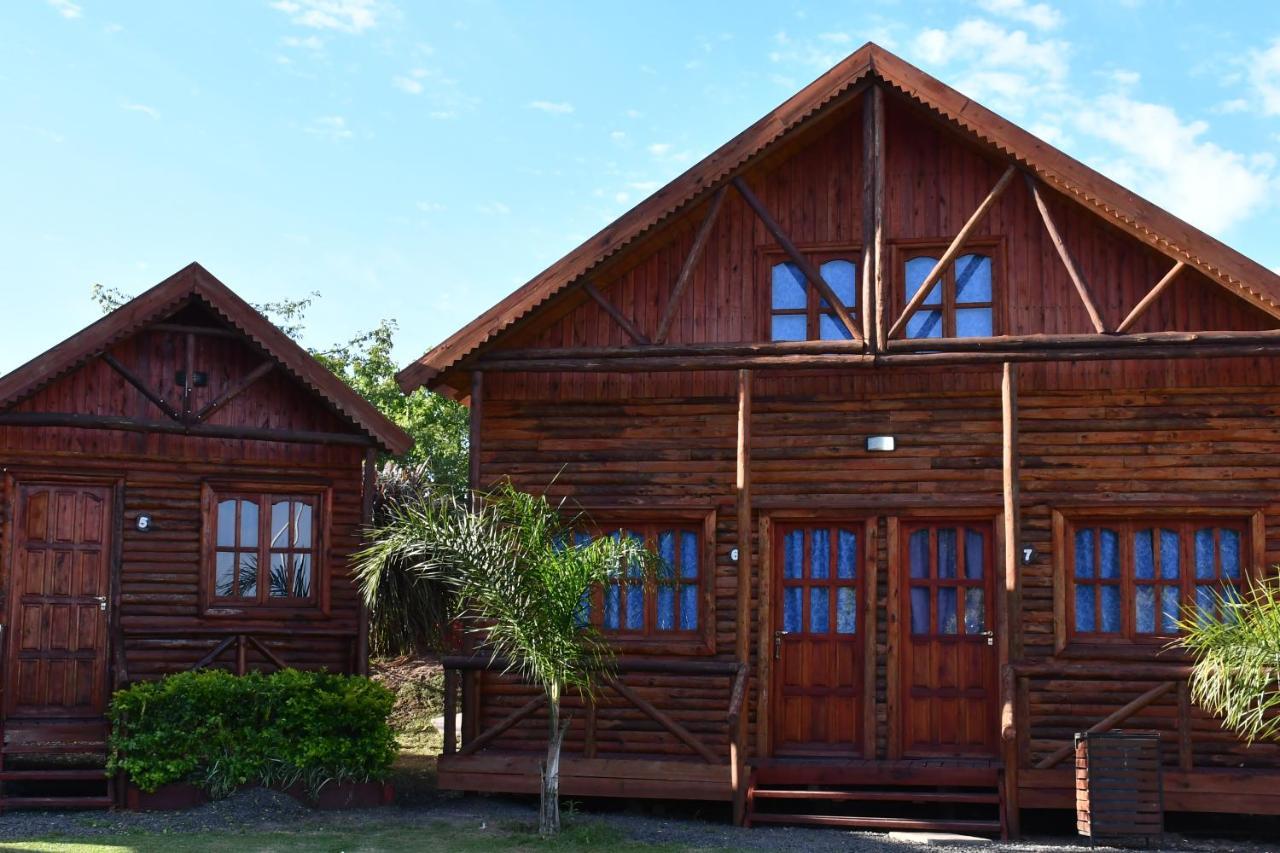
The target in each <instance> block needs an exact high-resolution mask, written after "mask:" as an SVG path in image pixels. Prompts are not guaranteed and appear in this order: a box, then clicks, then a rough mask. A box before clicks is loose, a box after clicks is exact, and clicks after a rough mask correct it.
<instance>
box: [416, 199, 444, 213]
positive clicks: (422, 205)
mask: <svg viewBox="0 0 1280 853" xmlns="http://www.w3.org/2000/svg"><path fill="white" fill-rule="evenodd" d="M415 207H417V208H418V210H420V211H422V212H423V213H440V212H441V211H443V210H444V209H445V206H444V205H443V204H441V203H440V202H438V201H420V202H418V203H417V204H416V205H415Z"/></svg>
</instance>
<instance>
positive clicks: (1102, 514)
mask: <svg viewBox="0 0 1280 853" xmlns="http://www.w3.org/2000/svg"><path fill="white" fill-rule="evenodd" d="M1265 524H1266V517H1265V512H1264V510H1263V509H1262V508H1261V507H1256V506H1251V507H1207V508H1193V507H1185V506H1163V507H1161V506H1145V507H1097V508H1079V509H1072V510H1069V511H1062V510H1057V509H1055V510H1054V511H1053V578H1054V584H1053V590H1054V651H1055V653H1057V654H1062V655H1063V656H1065V657H1073V656H1074V657H1102V658H1118V659H1126V658H1134V657H1142V658H1149V657H1150V656H1151V654H1152V653H1153V650H1160V653H1161V654H1162V655H1166V656H1169V657H1171V658H1184V657H1186V652H1185V651H1183V650H1179V649H1176V648H1166V646H1167V645H1168V643H1169V641H1170V640H1171V639H1173V638H1174V637H1176V636H1177V635H1176V634H1169V633H1163V632H1162V631H1161V630H1160V614H1161V609H1160V602H1159V597H1158V595H1157V598H1156V602H1155V608H1156V612H1155V618H1156V631H1155V632H1154V633H1151V634H1141V635H1137V634H1136V632H1135V629H1134V627H1133V625H1134V618H1135V616H1134V612H1133V608H1134V595H1135V593H1134V587H1135V586H1137V585H1139V584H1138V583H1137V582H1136V581H1135V578H1134V576H1133V571H1132V570H1133V566H1132V561H1131V559H1130V555H1131V554H1132V550H1133V543H1132V542H1131V541H1130V540H1131V539H1132V534H1133V531H1134V530H1135V529H1137V528H1138V527H1140V526H1150V527H1152V528H1155V529H1159V528H1162V527H1166V528H1174V529H1179V546H1180V548H1179V550H1180V553H1181V554H1182V559H1181V560H1180V571H1179V577H1178V580H1177V586H1178V588H1179V589H1180V597H1179V601H1180V607H1185V605H1186V604H1187V603H1190V602H1194V589H1195V587H1196V585H1197V584H1196V579H1195V576H1194V572H1195V564H1194V552H1193V554H1192V556H1191V559H1190V560H1187V559H1186V556H1187V555H1186V553H1185V548H1184V547H1183V546H1185V545H1186V544H1187V543H1186V539H1185V537H1184V533H1185V531H1184V530H1182V528H1186V529H1188V530H1194V529H1195V528H1196V527H1201V526H1207V527H1235V528H1238V529H1239V530H1240V534H1241V542H1240V564H1241V565H1240V584H1241V585H1242V586H1243V585H1244V584H1246V583H1248V581H1249V580H1250V579H1251V578H1254V577H1257V576H1258V573H1259V572H1260V571H1263V570H1265V565H1266V562H1265V557H1266V528H1265ZM1108 525H1111V526H1117V527H1123V529H1122V530H1121V532H1120V542H1119V548H1120V566H1121V569H1120V578H1119V579H1118V580H1119V586H1120V613H1121V624H1122V628H1121V631H1120V632H1119V633H1117V634H1102V633H1099V632H1092V633H1077V632H1076V629H1075V624H1076V623H1075V589H1076V581H1075V534H1076V531H1077V530H1078V529H1080V528H1086V527H1105V526H1108ZM1192 535H1194V534H1192ZM1153 545H1154V547H1155V548H1156V549H1157V551H1158V549H1159V541H1158V539H1157V540H1156V541H1155V542H1153ZM1191 547H1192V548H1194V542H1192V543H1191ZM1126 560H1129V565H1126ZM1094 573H1095V575H1096V574H1097V573H1098V569H1097V567H1096V566H1095V571H1094ZM1158 575H1159V572H1158V571H1157V572H1156V577H1153V578H1151V579H1150V580H1147V579H1143V581H1142V583H1141V585H1151V586H1153V587H1156V586H1161V585H1164V586H1171V585H1173V583H1172V582H1170V581H1164V582H1163V583H1162V581H1161V579H1160V578H1159V576H1158ZM1097 584H1098V580H1097V578H1096V577H1095V578H1094V579H1093V581H1092V585H1095V586H1096V585H1097ZM1189 591H1190V593H1191V595H1192V597H1190V598H1188V592H1189ZM1097 618H1098V620H1099V621H1100V620H1101V613H1100V612H1099V613H1098V615H1097Z"/></svg>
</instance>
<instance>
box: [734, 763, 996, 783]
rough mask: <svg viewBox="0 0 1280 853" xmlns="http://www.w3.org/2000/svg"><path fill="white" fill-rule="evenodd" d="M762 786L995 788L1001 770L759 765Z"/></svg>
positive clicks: (895, 765) (891, 765)
mask: <svg viewBox="0 0 1280 853" xmlns="http://www.w3.org/2000/svg"><path fill="white" fill-rule="evenodd" d="M754 772H755V778H756V782H757V784H759V785H775V786H783V785H822V786H827V787H835V788H838V787H853V786H859V785H866V786H876V787H904V788H907V787H920V788H937V787H958V788H964V787H970V788H995V787H996V786H997V785H998V784H999V779H1000V770H999V768H998V767H994V766H990V765H985V766H983V765H980V766H965V765H942V766H922V765H920V764H918V763H906V762H879V763H870V762H868V763H849V764H843V765H841V764H830V765H814V764H801V765H786V764H781V765H760V766H757V767H756V768H755V771H754Z"/></svg>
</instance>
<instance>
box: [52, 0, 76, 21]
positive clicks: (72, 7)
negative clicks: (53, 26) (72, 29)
mask: <svg viewBox="0 0 1280 853" xmlns="http://www.w3.org/2000/svg"><path fill="white" fill-rule="evenodd" d="M46 2H48V4H49V5H50V6H52V7H53V8H54V9H55V10H57V12H58V14H59V15H61V16H62V17H64V18H78V17H80V16H81V15H82V14H84V9H83V8H82V7H81V6H80V5H79V4H78V3H73V2H71V0H46Z"/></svg>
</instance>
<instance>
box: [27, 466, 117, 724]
mask: <svg viewBox="0 0 1280 853" xmlns="http://www.w3.org/2000/svg"><path fill="white" fill-rule="evenodd" d="M113 516H114V513H113V511H112V490H111V487H109V486H97V485H81V484H71V483H19V484H18V488H17V513H16V515H15V518H14V525H13V531H14V536H13V543H12V551H11V552H10V554H11V561H10V577H11V583H10V590H9V623H8V625H7V626H6V634H7V636H6V637H5V647H6V649H7V654H6V661H5V664H6V665H5V691H4V695H5V703H4V707H5V714H6V716H7V717H10V718H25V719H44V718H67V717H96V716H101V715H102V713H103V712H104V711H105V710H106V703H107V698H108V696H107V642H108V641H107V603H108V589H109V586H110V565H111V539H112V535H113V531H112V520H113Z"/></svg>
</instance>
